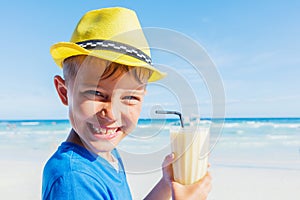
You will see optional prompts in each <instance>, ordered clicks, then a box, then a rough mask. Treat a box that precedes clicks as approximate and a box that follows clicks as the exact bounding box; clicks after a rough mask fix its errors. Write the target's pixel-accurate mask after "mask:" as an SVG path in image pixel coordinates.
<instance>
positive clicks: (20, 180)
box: [0, 160, 300, 200]
mask: <svg viewBox="0 0 300 200" xmlns="http://www.w3.org/2000/svg"><path fill="white" fill-rule="evenodd" d="M42 167H43V163H42V162H41V161H39V162H32V161H31V162H30V161H3V160H2V161H0V198H1V199H10V200H16V199H30V200H34V199H40V196H41V174H42ZM210 171H211V173H212V176H213V190H212V192H211V193H210V196H209V200H227V199H228V200H250V199H251V200H254V199H255V200H269V199H272V200H282V199H289V200H290V199H300V171H291V170H274V169H273V170H272V169H255V168H229V167H214V166H212V167H211V169H210ZM160 175H161V172H159V171H157V172H155V173H150V174H139V175H134V174H128V179H129V183H130V185H131V189H132V192H133V195H134V199H142V198H143V197H144V196H145V194H146V193H147V192H148V191H149V190H150V189H151V188H152V186H153V185H154V184H155V183H156V182H157V181H158V180H159V178H160Z"/></svg>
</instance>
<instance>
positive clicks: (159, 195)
mask: <svg viewBox="0 0 300 200" xmlns="http://www.w3.org/2000/svg"><path fill="white" fill-rule="evenodd" d="M173 157H174V155H173V154H171V155H168V156H167V157H166V158H165V160H164V162H163V164H162V168H163V177H162V178H161V179H160V181H159V182H158V183H157V184H156V185H155V186H154V188H153V189H152V190H151V192H150V193H149V194H148V195H147V196H146V197H145V199H144V200H152V199H155V200H165V199H167V200H169V199H170V198H171V194H172V192H171V186H172V179H173V178H172V177H173V170H172V165H171V164H170V163H171V162H172V160H173Z"/></svg>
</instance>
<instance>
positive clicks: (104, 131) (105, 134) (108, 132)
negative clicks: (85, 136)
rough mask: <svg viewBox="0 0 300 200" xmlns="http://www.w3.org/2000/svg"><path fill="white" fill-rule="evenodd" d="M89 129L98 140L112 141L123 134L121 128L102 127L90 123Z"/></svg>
mask: <svg viewBox="0 0 300 200" xmlns="http://www.w3.org/2000/svg"><path fill="white" fill-rule="evenodd" d="M88 127H89V129H90V130H91V132H92V133H93V135H94V136H95V137H97V138H98V139H107V140H110V139H112V138H114V137H116V136H117V135H118V134H119V133H121V127H101V126H99V125H98V126H96V125H94V124H91V123H88Z"/></svg>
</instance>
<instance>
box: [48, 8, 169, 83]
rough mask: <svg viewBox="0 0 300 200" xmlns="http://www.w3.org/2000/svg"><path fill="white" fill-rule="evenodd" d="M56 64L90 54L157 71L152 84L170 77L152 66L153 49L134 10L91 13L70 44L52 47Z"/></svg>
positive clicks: (115, 9) (81, 23) (83, 21)
mask: <svg viewBox="0 0 300 200" xmlns="http://www.w3.org/2000/svg"><path fill="white" fill-rule="evenodd" d="M50 53H51V55H52V57H53V59H54V61H55V63H56V64H57V65H58V66H60V67H61V68H62V67H63V65H62V63H63V61H64V60H65V59H66V58H68V57H71V56H76V55H90V56H95V57H98V58H102V59H105V60H109V61H112V62H116V63H119V64H124V65H129V66H135V67H144V68H147V69H150V70H152V71H153V73H152V75H151V77H150V78H149V80H148V81H149V82H152V81H156V80H159V79H161V78H163V77H164V76H165V75H166V74H165V73H163V72H160V71H159V70H157V69H156V68H154V67H153V66H152V61H151V55H150V48H149V45H148V42H147V40H146V38H145V36H144V33H143V30H142V28H141V26H140V23H139V20H138V18H137V16H136V14H135V12H134V11H132V10H129V9H127V8H120V7H114V8H103V9H99V10H92V11H89V12H87V13H86V14H85V15H84V16H83V17H82V18H81V20H80V21H79V23H78V24H77V27H76V28H75V30H74V32H73V35H72V38H71V40H70V42H59V43H56V44H54V45H53V46H52V47H51V48H50Z"/></svg>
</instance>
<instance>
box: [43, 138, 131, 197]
mask: <svg viewBox="0 0 300 200" xmlns="http://www.w3.org/2000/svg"><path fill="white" fill-rule="evenodd" d="M112 154H113V156H114V157H115V158H116V159H117V160H118V163H119V171H117V170H116V169H115V168H114V167H113V166H112V165H111V164H110V163H109V162H108V161H107V160H105V159H104V158H102V157H100V156H97V155H96V154H94V153H91V152H90V151H88V150H87V149H85V148H83V147H81V146H79V145H76V144H74V143H70V142H63V143H62V144H61V146H60V147H59V148H58V150H57V151H56V152H55V153H54V154H53V155H52V157H51V158H50V159H49V160H48V162H47V164H46V165H45V168H44V172H43V186H42V199H43V200H52V199H55V200H59V199H61V200H70V199H72V200H73V199H76V200H80V199H84V200H89V199H93V200H94V199H97V200H98V199H99V200H101V199H103V200H109V199H111V200H113V199H122V200H127V199H132V197H131V193H130V190H129V187H128V183H127V180H126V175H125V171H124V166H123V163H122V160H121V158H120V156H119V153H118V151H117V150H116V149H114V150H113V151H112Z"/></svg>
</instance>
